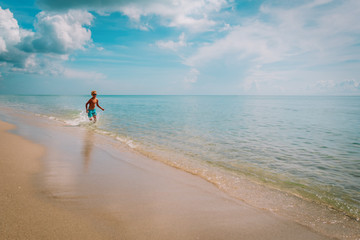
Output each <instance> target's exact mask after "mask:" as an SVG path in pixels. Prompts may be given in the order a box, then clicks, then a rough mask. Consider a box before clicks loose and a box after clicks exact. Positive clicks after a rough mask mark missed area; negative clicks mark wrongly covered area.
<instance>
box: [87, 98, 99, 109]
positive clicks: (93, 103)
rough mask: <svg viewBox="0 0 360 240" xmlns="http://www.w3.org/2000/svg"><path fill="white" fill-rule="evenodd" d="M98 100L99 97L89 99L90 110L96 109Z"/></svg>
mask: <svg viewBox="0 0 360 240" xmlns="http://www.w3.org/2000/svg"><path fill="white" fill-rule="evenodd" d="M97 102H98V99H97V98H90V99H89V101H88V104H89V110H93V109H95V106H96V103H97Z"/></svg>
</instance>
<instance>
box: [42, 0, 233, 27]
mask: <svg viewBox="0 0 360 240" xmlns="http://www.w3.org/2000/svg"><path fill="white" fill-rule="evenodd" d="M38 3H39V5H40V6H43V7H45V8H48V9H51V10H55V11H56V10H64V9H86V10H92V11H96V12H98V13H99V14H101V15H104V14H108V13H109V12H116V11H117V12H121V13H123V14H124V15H126V16H128V17H129V18H130V19H131V20H132V21H134V22H135V23H138V24H135V25H134V26H135V27H137V28H139V29H142V30H148V29H150V28H151V26H148V25H147V24H143V23H141V20H142V18H143V17H145V18H146V17H151V16H153V15H156V16H159V17H160V18H161V20H160V24H162V25H164V26H168V27H180V28H186V29H189V30H191V31H197V32H199V31H200V32H202V31H208V30H212V27H214V26H215V25H216V24H217V23H216V22H215V21H214V20H211V17H210V16H211V14H213V13H216V12H218V11H220V10H221V9H222V8H223V7H224V6H226V5H227V0H170V1H169V0H152V1H147V0H132V1H128V0H103V1H98V0H88V1H70V0H63V1H53V0H39V1H38Z"/></svg>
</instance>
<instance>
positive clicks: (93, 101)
mask: <svg viewBox="0 0 360 240" xmlns="http://www.w3.org/2000/svg"><path fill="white" fill-rule="evenodd" d="M91 95H92V98H90V99H89V101H88V102H87V103H86V104H85V108H86V112H87V114H88V117H89V120H90V121H93V119H94V123H95V122H96V109H95V106H98V107H99V108H100V109H101V110H103V111H104V110H105V109H103V108H102V107H100V105H99V100H98V99H97V98H96V95H97V93H96V91H92V92H91ZM88 105H89V108H88Z"/></svg>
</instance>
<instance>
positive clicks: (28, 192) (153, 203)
mask: <svg viewBox="0 0 360 240" xmlns="http://www.w3.org/2000/svg"><path fill="white" fill-rule="evenodd" d="M16 125H17V126H18V128H17V130H15V133H17V134H19V135H22V136H24V137H25V138H27V139H30V140H32V141H34V142H36V143H39V144H41V145H38V144H35V143H34V142H30V141H29V140H25V139H24V138H22V137H19V136H17V135H14V134H13V133H9V132H7V130H9V129H10V128H12V126H11V125H9V124H8V123H5V122H0V134H1V138H0V139H1V140H0V151H1V158H0V173H1V174H0V182H1V188H0V212H1V214H0V236H2V239H247V240H251V239H280V240H281V239H295V240H296V239H329V238H328V237H325V236H323V235H320V234H319V233H315V232H314V231H313V230H311V229H310V228H307V227H304V226H301V225H299V224H297V223H295V222H292V221H290V220H288V219H285V218H282V217H279V216H277V215H274V214H272V213H270V212H268V211H264V210H261V209H256V208H254V207H251V206H249V205H247V204H245V203H243V202H241V201H239V200H236V199H233V198H231V197H229V196H228V195H226V194H225V193H223V192H221V191H220V190H219V189H218V188H216V187H215V186H214V185H212V184H210V183H209V182H207V181H205V180H203V179H201V178H200V177H197V176H194V175H191V174H188V173H185V172H183V171H180V170H178V169H175V168H172V167H169V166H167V165H164V164H162V163H159V162H156V161H153V160H151V159H147V158H145V157H144V156H141V155H138V154H136V153H133V152H131V151H128V149H126V148H124V147H123V146H119V144H118V143H116V142H112V141H110V140H108V139H105V137H103V136H99V135H97V134H96V133H94V132H91V131H88V130H87V129H79V128H71V127H70V128H69V127H65V126H62V125H61V124H58V125H54V124H48V123H47V122H46V121H44V122H41V121H40V122H39V121H34V122H31V123H22V124H20V123H19V122H16ZM3 236H5V237H3Z"/></svg>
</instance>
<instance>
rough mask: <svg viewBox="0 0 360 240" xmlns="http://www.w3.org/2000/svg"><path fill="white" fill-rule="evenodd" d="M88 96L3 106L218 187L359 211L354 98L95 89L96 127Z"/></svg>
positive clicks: (10, 98)
mask: <svg viewBox="0 0 360 240" xmlns="http://www.w3.org/2000/svg"><path fill="white" fill-rule="evenodd" d="M89 98H90V96H44V95H41V96H22V95H21V96H18V95H17V96H15V95H1V96H0V107H7V108H13V109H16V110H20V111H24V112H26V113H29V114H33V115H35V116H37V117H45V118H48V119H50V120H53V121H60V122H62V123H63V124H65V125H69V126H73V127H82V128H88V129H90V130H92V131H96V132H97V133H99V134H103V135H107V136H109V137H111V138H113V139H115V140H118V141H119V143H121V144H125V145H126V146H128V147H129V148H130V149H132V150H134V151H137V152H139V153H140V154H144V155H147V156H149V157H151V158H153V159H155V160H160V161H163V162H165V163H167V164H169V165H172V166H175V167H177V168H179V169H183V170H185V171H187V172H190V173H192V174H197V175H199V176H201V177H203V178H205V179H206V180H208V181H210V182H212V183H214V184H216V185H217V186H219V187H220V188H222V189H225V190H226V189H227V190H229V189H231V187H229V186H232V187H234V186H235V185H236V183H237V181H236V178H247V179H250V180H251V181H254V182H256V183H259V184H263V185H265V186H269V187H271V188H275V189H279V190H281V191H284V192H286V193H290V194H294V195H296V196H299V197H301V198H303V199H307V200H309V201H312V202H317V203H320V204H325V205H327V206H330V207H331V208H334V209H337V210H339V211H341V212H343V213H345V214H346V215H348V216H351V217H353V218H357V219H359V217H360V97H357V96H352V97H340V96H110V95H106V96H102V95H99V96H98V99H99V104H100V106H102V107H103V108H105V111H104V112H102V111H101V110H100V109H97V113H98V117H99V120H98V122H97V123H96V124H90V123H89V121H88V119H87V115H86V112H85V103H86V102H87V100H88V99H89ZM229 179H230V180H229ZM231 181H232V182H231ZM229 191H230V190H229Z"/></svg>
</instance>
